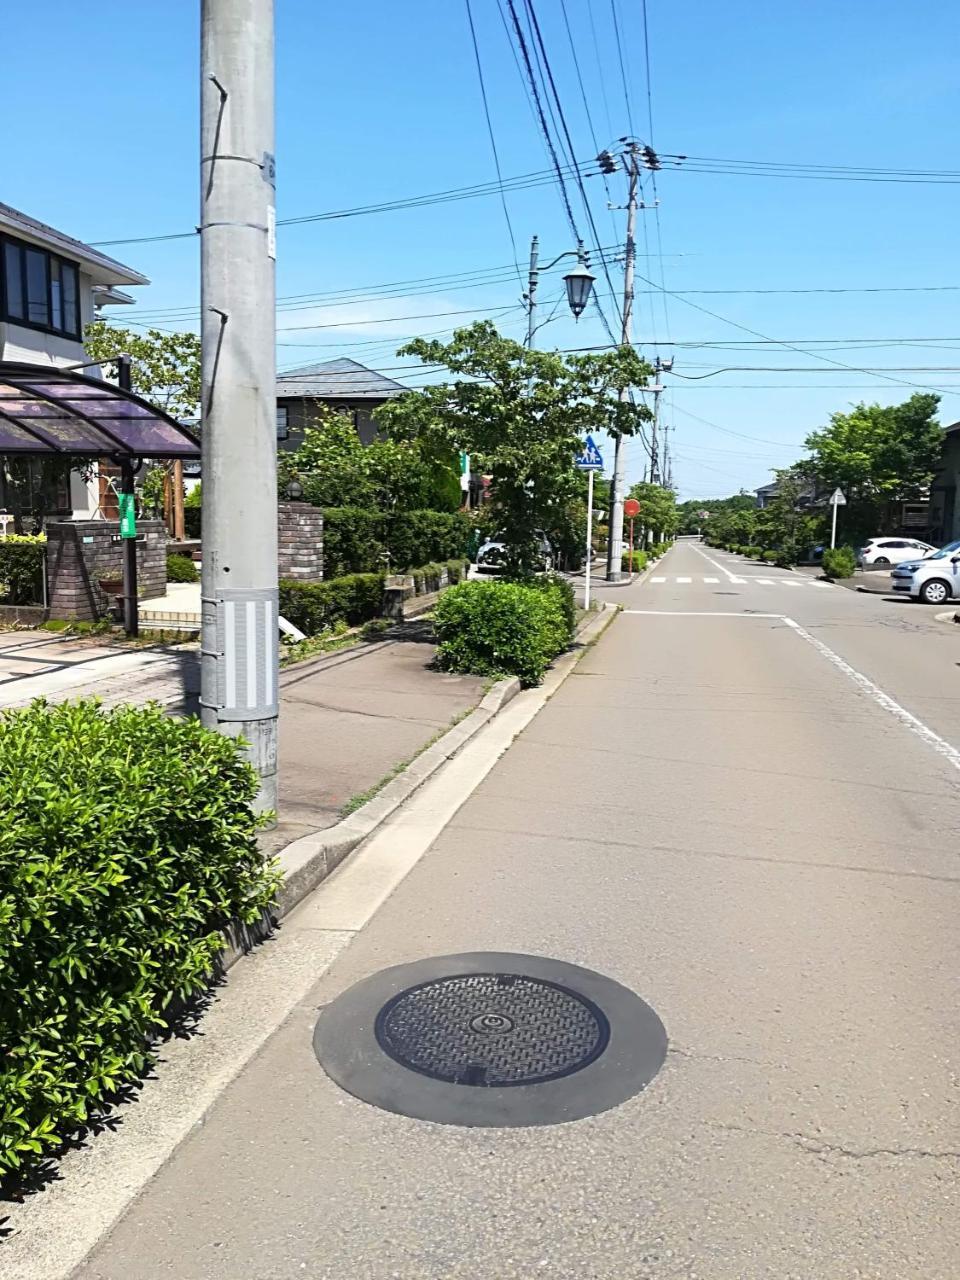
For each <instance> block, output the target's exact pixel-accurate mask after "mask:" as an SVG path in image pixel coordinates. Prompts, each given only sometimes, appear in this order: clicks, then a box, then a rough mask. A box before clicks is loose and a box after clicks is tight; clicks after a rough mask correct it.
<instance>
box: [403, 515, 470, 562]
mask: <svg viewBox="0 0 960 1280" xmlns="http://www.w3.org/2000/svg"><path fill="white" fill-rule="evenodd" d="M383 538H384V542H385V543H386V548H387V551H388V552H389V553H390V568H391V569H396V570H397V571H400V570H403V569H409V568H410V567H411V566H412V565H426V564H432V563H434V562H435V561H438V560H452V559H454V558H457V557H460V556H464V555H466V551H467V543H468V541H469V538H470V517H469V516H468V515H467V514H466V512H462V511H454V512H449V511H396V512H393V513H391V514H389V515H387V516H385V517H383Z"/></svg>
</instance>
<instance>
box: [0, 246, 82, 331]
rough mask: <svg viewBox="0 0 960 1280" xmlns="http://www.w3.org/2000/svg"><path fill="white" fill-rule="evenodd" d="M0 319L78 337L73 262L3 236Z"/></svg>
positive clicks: (77, 290) (77, 294) (77, 288)
mask: <svg viewBox="0 0 960 1280" xmlns="http://www.w3.org/2000/svg"><path fill="white" fill-rule="evenodd" d="M2 243H3V255H2V258H0V262H2V266H3V285H4V287H3V295H2V302H3V311H2V317H0V318H2V319H5V320H13V321H14V322H16V323H17V324H25V325H29V326H30V327H31V328H34V329H45V330H47V331H48V332H51V333H63V334H66V335H67V336H68V337H71V338H79V336H80V306H79V303H80V281H79V276H78V273H77V264H76V263H75V262H67V261H66V260H65V259H64V258H60V257H58V256H57V255H56V254H55V253H48V252H47V251H46V250H45V249H39V248H36V247H35V246H33V245H28V244H23V243H21V242H20V241H19V240H13V239H8V238H6V237H4V238H3V241H2Z"/></svg>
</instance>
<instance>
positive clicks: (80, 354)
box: [0, 204, 150, 519]
mask: <svg viewBox="0 0 960 1280" xmlns="http://www.w3.org/2000/svg"><path fill="white" fill-rule="evenodd" d="M149 283H150V281H149V280H148V279H147V277H146V276H144V275H141V274H140V272H139V271H134V270H133V269H132V268H131V267H125V266H124V265H123V264H122V263H120V262H116V261H115V260H114V259H113V258H110V257H108V256H107V255H106V254H104V253H101V252H100V250H99V249H95V248H94V247H93V246H92V245H88V244H83V243H81V241H79V240H74V239H73V238H72V237H71V236H68V235H64V233H63V232H62V231H56V230H54V228H53V227H48V226H47V225H46V224H45V223H43V222H38V221H37V220H36V218H31V217H29V216H28V215H27V214H25V213H21V212H20V211H19V210H18V209H13V208H11V207H10V206H9V205H6V204H0V360H6V361H20V362H23V363H26V364H37V365H56V366H58V367H61V368H63V367H66V366H69V365H82V364H84V363H85V362H86V361H87V359H88V357H87V354H86V352H85V351H84V348H83V330H84V327H85V326H86V325H87V324H89V322H90V321H91V320H92V319H93V318H94V316H95V314H96V313H97V312H98V311H99V309H100V308H101V307H104V306H113V305H124V304H128V303H131V302H133V298H132V297H131V296H130V295H129V294H128V293H125V292H123V291H122V290H121V289H120V288H119V287H118V286H120V285H141V284H149ZM85 372H87V373H88V374H90V373H96V369H95V368H94V369H87V370H85ZM0 481H3V477H2V473H0ZM3 483H4V486H5V481H4V482H3ZM6 498H7V494H6V493H5V492H4V493H0V505H4V504H5V502H6ZM100 498H101V494H100V483H99V480H98V478H94V479H93V480H91V481H90V482H89V483H87V482H84V481H83V480H82V479H81V478H80V477H79V475H77V474H76V473H73V474H72V475H71V478H70V484H69V488H68V486H67V485H66V484H65V485H64V486H63V491H62V492H61V493H60V494H59V495H58V504H59V506H60V509H61V511H62V513H63V514H65V515H70V514H72V515H73V517H74V518H75V519H84V518H90V517H92V516H94V515H95V514H97V513H98V511H99V507H100Z"/></svg>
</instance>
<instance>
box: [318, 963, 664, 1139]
mask: <svg viewBox="0 0 960 1280" xmlns="http://www.w3.org/2000/svg"><path fill="white" fill-rule="evenodd" d="M314 1048H315V1050H316V1054H317V1057H318V1059H319V1060H320V1063H321V1064H322V1066H323V1067H324V1069H325V1071H326V1072H327V1074H328V1075H329V1076H330V1077H331V1078H332V1079H333V1080H335V1081H336V1083H337V1084H339V1085H340V1086H341V1087H342V1088H344V1089H346V1090H347V1091H348V1092H349V1093H352V1094H353V1095H354V1096H356V1097H358V1098H361V1099H363V1100H364V1101H366V1102H370V1103H373V1104H374V1105H375V1106H379V1107H382V1108H384V1109H386V1110H389V1111H395V1112H398V1113H400V1114H401V1115H408V1116H414V1117H416V1118H418V1119H424V1120H435V1121H439V1122H441V1123H446V1124H464V1125H511V1126H512V1125H537V1124H554V1123H558V1122H560V1121H564V1120H577V1119H581V1118H582V1117H584V1116H588V1115H593V1114H595V1113H597V1112H599V1111H605V1110H607V1109H608V1108H610V1107H614V1106H618V1105H619V1104H620V1103H622V1102H625V1101H626V1100H627V1099H628V1098H630V1097H632V1096H633V1095H634V1094H635V1093H637V1092H639V1091H640V1090H641V1089H643V1088H644V1087H645V1086H646V1085H647V1084H648V1083H649V1082H650V1080H652V1079H653V1077H654V1076H655V1075H656V1073H657V1072H658V1071H659V1069H660V1067H661V1066H662V1064H663V1061H664V1058H665V1056H666V1048H667V1037H666V1032H665V1031H664V1028H663V1024H662V1023H661V1021H660V1019H659V1018H658V1017H657V1015H656V1013H654V1011H653V1010H652V1009H651V1008H650V1007H649V1005H647V1004H645V1003H644V1002H643V1001H642V1000H641V999H640V998H639V996H637V995H635V994H634V993H633V992H632V991H630V990H628V989H627V988H626V987H623V986H621V985H620V984H619V983H617V982H613V981H612V980H611V979H609V978H605V977H603V976H602V975H601V974H598V973H594V972H593V971H591V970H589V969H582V968H580V967H578V966H576V965H569V964H565V963H563V962H562V961H558V960H550V959H546V958H544V957H542V956H523V955H503V954H497V953H487V952H478V953H472V954H469V955H459V956H443V957H438V958H435V959H429V960H421V961H418V962H416V963H415V964H410V965H400V966H398V967H397V968H394V969H386V970H383V971H382V972H380V973H376V974H374V975H373V976H372V977H370V978H367V979H365V980H364V981H363V982H360V983H358V984H357V985H356V986H355V987H352V988H350V989H349V990H348V991H346V992H344V994H343V995H341V996H340V997H339V998H338V999H337V1000H334V1001H333V1003H332V1004H330V1005H328V1006H327V1007H326V1008H325V1009H324V1011H323V1013H322V1014H321V1017H320V1020H319V1022H318V1023H317V1028H316V1032H315V1034H314Z"/></svg>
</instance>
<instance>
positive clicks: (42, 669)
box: [0, 621, 489, 852]
mask: <svg viewBox="0 0 960 1280" xmlns="http://www.w3.org/2000/svg"><path fill="white" fill-rule="evenodd" d="M433 656H434V646H433V645H432V644H431V643H430V631H429V627H428V626H427V625H426V624H424V623H423V622H418V621H412V622H406V623H402V624H400V625H398V626H397V627H395V628H393V629H392V630H391V631H390V632H388V633H387V634H386V637H385V638H384V639H382V640H380V641H378V642H376V643H373V644H362V645H360V646H358V647H356V648H351V649H345V650H342V651H341V652H338V653H333V654H330V655H327V656H326V657H321V658H318V659H316V660H312V661H309V662H305V663H301V664H299V665H297V666H293V667H287V668H286V669H285V670H283V671H282V672H281V674H280V689H281V693H280V806H279V808H280V821H279V824H278V825H277V827H276V828H275V829H274V830H273V831H270V832H266V833H264V840H263V843H264V844H265V846H266V848H267V849H268V850H269V851H272V852H276V851H277V850H279V849H281V848H282V847H283V846H284V845H286V844H288V843H289V842H291V841H292V840H296V839H297V838H298V837H300V836H302V835H305V834H306V833H307V832H309V831H315V830H317V829H319V828H324V827H330V826H333V825H334V823H336V822H338V821H339V819H340V818H341V817H342V813H343V808H344V806H345V805H346V804H347V802H348V801H350V800H351V799H352V798H353V797H356V796H360V795H362V794H363V793H365V792H367V791H369V790H370V789H371V788H373V787H376V785H377V784H378V783H379V782H381V781H382V780H383V778H384V777H385V776H386V775H387V774H389V773H390V772H391V771H392V770H394V769H395V768H396V767H397V766H398V765H401V764H403V763H405V762H407V761H408V760H409V759H410V758H411V757H412V756H414V755H416V754H417V753H418V752H419V751H421V750H422V749H423V748H424V747H425V746H426V745H427V743H429V742H430V741H432V739H433V738H435V737H436V736H437V735H438V734H439V733H441V732H442V731H443V730H444V729H446V728H447V727H448V726H449V725H450V724H451V722H452V721H453V720H455V719H458V718H459V717H460V716H462V715H463V714H464V713H465V712H467V711H469V710H470V709H471V708H472V707H474V706H476V704H477V703H478V702H479V701H480V699H481V697H482V696H483V693H484V690H485V688H486V686H487V684H488V683H489V682H488V681H485V680H483V679H481V678H480V677H476V676H458V675H446V674H443V673H441V672H437V671H433V670H431V669H430V663H431V662H432V661H433ZM199 689H200V655H199V651H198V650H197V648H196V647H195V646H191V647H187V646H157V647H151V648H146V649H133V650H131V649H130V648H127V647H124V646H119V645H116V646H111V645H110V644H108V643H104V642H99V641H87V640H82V639H80V640H77V639H71V640H64V639H62V638H59V637H56V636H54V635H51V634H50V633H49V632H46V631H31V632H23V631H21V632H13V633H11V634H10V635H9V636H4V637H0V708H3V707H12V706H24V705H26V704H27V703H29V702H30V701H32V700H33V699H34V698H40V697H43V698H47V699H48V700H49V701H51V702H59V701H62V700H64V699H66V698H81V697H83V698H100V699H101V700H102V701H103V703H104V704H105V705H106V706H115V705H117V704H119V703H123V702H135V703H142V702H148V701H150V700H151V699H156V700H157V701H160V702H163V703H165V704H166V705H168V706H169V709H170V710H171V711H172V712H179V713H187V712H191V711H196V710H197V709H198V705H197V696H198V693H199Z"/></svg>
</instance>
